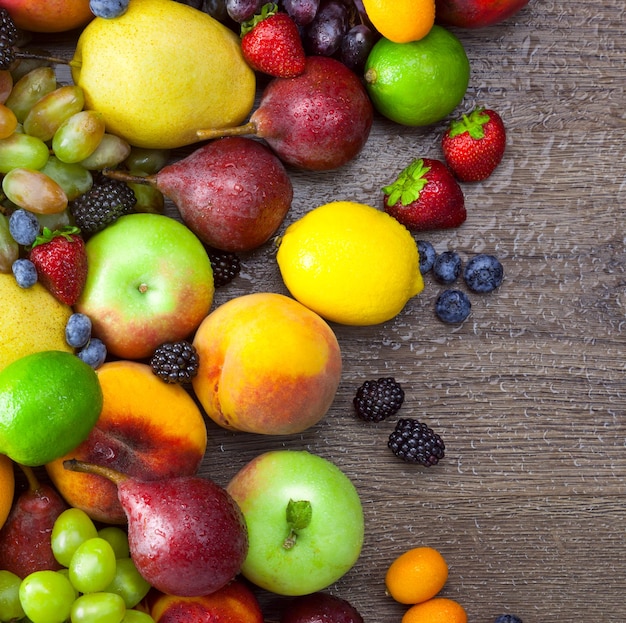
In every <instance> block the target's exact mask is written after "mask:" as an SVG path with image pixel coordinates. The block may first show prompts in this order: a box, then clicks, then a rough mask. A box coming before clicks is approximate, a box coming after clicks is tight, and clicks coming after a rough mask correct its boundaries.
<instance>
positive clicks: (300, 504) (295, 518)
mask: <svg viewBox="0 0 626 623" xmlns="http://www.w3.org/2000/svg"><path fill="white" fill-rule="evenodd" d="M312 516H313V507H312V506H311V502H309V501H308V500H299V501H297V502H295V501H294V500H289V503H288V504H287V510H286V517H287V525H288V526H289V534H288V535H287V538H286V539H285V540H284V541H283V548H284V549H292V548H293V546H294V545H295V544H296V540H297V538H298V533H299V532H300V531H302V530H304V529H305V528H306V527H308V525H309V524H310V523H311V517H312Z"/></svg>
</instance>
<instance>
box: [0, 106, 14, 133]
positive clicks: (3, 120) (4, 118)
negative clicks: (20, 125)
mask: <svg viewBox="0 0 626 623" xmlns="http://www.w3.org/2000/svg"><path fill="white" fill-rule="evenodd" d="M16 129H17V117H16V116H15V113H14V112H13V111H12V110H11V109H10V108H9V107H8V106H5V105H4V104H0V139H1V138H7V137H8V136H11V134H13V132H15V130H16Z"/></svg>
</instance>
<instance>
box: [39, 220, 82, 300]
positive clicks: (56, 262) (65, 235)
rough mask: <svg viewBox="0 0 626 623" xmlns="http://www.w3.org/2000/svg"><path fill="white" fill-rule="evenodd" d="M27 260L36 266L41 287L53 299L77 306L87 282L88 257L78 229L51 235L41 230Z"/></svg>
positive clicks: (71, 228)
mask: <svg viewBox="0 0 626 623" xmlns="http://www.w3.org/2000/svg"><path fill="white" fill-rule="evenodd" d="M28 259H30V261H31V262H32V263H33V264H34V265H35V268H36V269H37V276H38V279H39V281H40V282H41V284H42V285H43V286H44V287H45V288H47V289H48V291H49V292H50V293H51V294H52V295H53V296H54V297H56V298H57V299H58V300H59V301H61V302H62V303H65V304H66V305H70V306H71V305H74V303H76V301H77V300H78V297H79V296H80V295H81V293H82V291H83V288H84V286H85V281H86V279H87V253H86V251H85V243H84V241H83V239H82V237H81V235H80V230H79V229H78V228H77V227H72V226H67V227H63V229H60V230H54V231H52V230H50V229H49V228H48V227H44V228H43V231H42V233H41V234H40V235H39V236H37V238H36V239H35V242H34V243H33V245H32V247H31V249H30V252H29V254H28Z"/></svg>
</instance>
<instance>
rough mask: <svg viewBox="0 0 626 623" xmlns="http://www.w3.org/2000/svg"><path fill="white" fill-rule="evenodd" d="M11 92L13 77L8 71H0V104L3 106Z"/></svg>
mask: <svg viewBox="0 0 626 623" xmlns="http://www.w3.org/2000/svg"><path fill="white" fill-rule="evenodd" d="M12 90H13V76H12V75H11V72H10V71H9V70H8V69H2V70H0V103H2V104H4V102H6V101H7V97H9V95H10V94H11V91H12Z"/></svg>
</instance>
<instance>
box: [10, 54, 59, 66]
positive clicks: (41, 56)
mask: <svg viewBox="0 0 626 623" xmlns="http://www.w3.org/2000/svg"><path fill="white" fill-rule="evenodd" d="M15 58H22V59H27V60H34V61H46V62H48V63H55V64H57V65H69V64H70V61H69V60H68V59H66V58H59V57H57V56H48V55H47V54H35V53H33V52H16V53H15Z"/></svg>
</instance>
